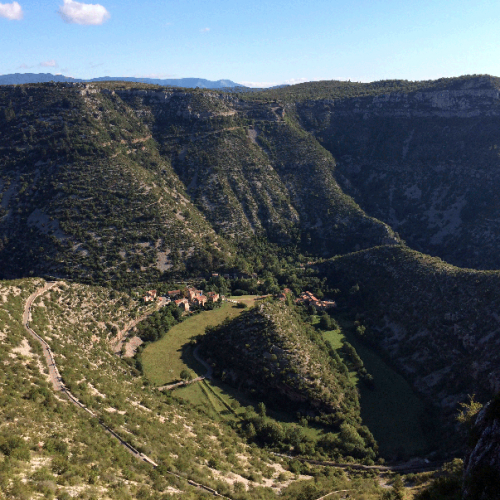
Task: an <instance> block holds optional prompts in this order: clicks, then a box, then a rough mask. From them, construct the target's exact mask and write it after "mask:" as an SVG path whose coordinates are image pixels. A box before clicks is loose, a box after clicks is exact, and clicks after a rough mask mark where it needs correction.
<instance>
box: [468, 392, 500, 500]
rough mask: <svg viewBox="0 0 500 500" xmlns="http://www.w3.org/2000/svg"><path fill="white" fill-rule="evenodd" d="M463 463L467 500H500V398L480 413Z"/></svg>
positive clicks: (499, 396) (491, 402)
mask: <svg viewBox="0 0 500 500" xmlns="http://www.w3.org/2000/svg"><path fill="white" fill-rule="evenodd" d="M473 442H474V446H473V448H472V450H471V451H470V453H469V454H468V455H467V456H466V458H465V463H464V486H463V498H464V500H497V499H500V395H498V396H497V397H496V398H495V399H494V400H493V401H490V402H489V403H488V404H487V405H486V406H485V407H484V408H483V409H482V410H481V412H480V413H479V415H478V417H477V419H476V423H475V425H474V428H473Z"/></svg>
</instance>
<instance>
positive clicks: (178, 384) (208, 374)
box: [158, 345, 213, 391]
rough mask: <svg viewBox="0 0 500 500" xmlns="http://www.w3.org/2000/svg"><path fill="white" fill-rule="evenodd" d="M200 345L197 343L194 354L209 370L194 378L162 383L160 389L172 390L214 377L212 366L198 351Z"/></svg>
mask: <svg viewBox="0 0 500 500" xmlns="http://www.w3.org/2000/svg"><path fill="white" fill-rule="evenodd" d="M199 348H200V346H199V345H197V346H196V347H195V348H194V350H193V356H194V358H195V359H196V361H198V363H200V364H202V365H203V366H204V367H205V368H206V369H207V372H206V373H205V375H201V376H200V377H196V378H194V379H192V380H183V381H182V382H176V383H175V384H168V385H162V386H161V387H158V390H159V391H171V390H172V389H176V388H177V387H184V386H185V385H190V384H194V383H196V382H201V381H202V380H205V379H208V380H210V379H211V378H212V371H213V370H212V367H211V366H210V365H209V364H208V363H207V362H206V361H205V360H203V359H202V358H201V357H200V355H199V353H198V351H199Z"/></svg>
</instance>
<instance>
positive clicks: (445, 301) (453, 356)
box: [317, 246, 500, 413]
mask: <svg viewBox="0 0 500 500" xmlns="http://www.w3.org/2000/svg"><path fill="white" fill-rule="evenodd" d="M317 267H318V270H319V273H320V274H321V275H324V276H327V277H328V280H329V283H330V286H332V287H336V288H340V289H341V290H342V295H341V296H340V297H339V299H338V303H339V304H342V303H343V304H344V306H349V307H350V308H352V309H353V310H354V312H357V313H358V314H360V321H361V323H362V324H363V325H364V326H365V327H366V332H364V333H363V332H360V333H361V334H362V336H363V337H364V339H365V341H367V342H369V343H371V344H372V345H374V346H376V347H377V348H380V349H381V350H382V351H384V352H385V353H386V355H387V356H388V357H389V359H390V360H391V361H392V362H393V363H395V364H396V366H397V367H398V368H399V369H400V370H401V371H402V372H403V373H405V374H406V375H407V377H408V378H409V379H410V380H411V381H412V382H413V385H414V387H415V388H416V389H417V390H418V391H420V392H421V393H423V394H426V395H428V396H429V397H430V398H431V399H432V400H433V401H434V402H435V403H436V404H438V405H441V406H442V408H443V409H444V410H445V413H446V412H451V413H453V412H454V411H456V404H457V402H459V401H465V400H466V399H467V394H474V393H475V394H477V395H478V396H479V397H480V398H481V399H483V400H487V399H489V398H491V396H492V395H493V394H495V393H496V392H498V390H499V389H500V369H499V365H498V359H497V351H498V345H499V344H500V318H499V316H498V314H497V310H498V307H499V306H500V273H499V272H494V271H474V270H470V269H460V268H456V267H453V266H451V265H449V264H446V263H444V262H442V261H441V260H440V259H437V258H432V257H428V256H425V255H423V254H420V253H418V252H416V251H413V250H409V249H407V248H404V247H387V246H386V247H379V248H373V249H369V250H366V251H361V252H357V253H354V254H351V255H347V256H343V257H338V258H335V259H331V260H329V261H325V262H324V263H322V264H319V265H318V266H317ZM464 367H467V369H466V370H465V371H464Z"/></svg>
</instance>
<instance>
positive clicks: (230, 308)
mask: <svg viewBox="0 0 500 500" xmlns="http://www.w3.org/2000/svg"><path fill="white" fill-rule="evenodd" d="M235 300H241V302H245V303H246V304H247V305H249V306H251V305H253V299H252V297H251V296H245V297H237V298H235ZM242 311H244V309H240V308H238V307H236V304H231V303H225V304H223V305H222V307H221V308H220V309H214V310H213V311H205V312H202V313H200V314H196V315H193V316H191V317H190V318H188V319H186V320H184V321H183V322H182V323H179V324H178V325H175V326H174V327H173V328H172V329H170V330H169V331H168V333H167V334H166V335H165V336H164V337H163V338H162V339H161V340H159V341H158V342H153V343H152V344H150V345H148V346H147V347H146V349H144V351H143V353H142V364H143V368H144V373H145V374H146V376H147V377H148V378H149V380H150V381H151V382H152V383H153V384H155V385H164V384H168V383H170V382H173V381H175V380H179V377H180V373H181V371H182V370H184V369H186V368H187V369H189V370H192V371H193V372H194V373H195V374H196V375H197V376H198V375H204V374H205V371H206V370H205V368H204V367H203V366H202V365H200V363H198V361H196V359H195V358H194V356H193V346H192V345H191V344H190V340H191V339H192V338H193V337H196V336H198V335H203V334H204V333H205V328H206V327H207V326H215V325H219V324H220V323H222V322H223V321H224V320H225V319H226V318H234V317H236V316H238V314H240V313H241V312H242Z"/></svg>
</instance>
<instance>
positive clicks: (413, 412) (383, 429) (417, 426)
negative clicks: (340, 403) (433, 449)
mask: <svg viewBox="0 0 500 500" xmlns="http://www.w3.org/2000/svg"><path fill="white" fill-rule="evenodd" d="M339 323H340V324H341V327H342V331H338V330H334V331H330V332H325V333H324V337H325V339H326V340H329V341H330V342H331V343H332V345H333V347H335V348H339V347H340V346H341V345H342V344H341V343H342V338H344V337H345V338H346V340H347V341H348V342H350V343H351V344H352V345H353V346H354V348H355V349H356V351H357V352H358V354H359V356H360V357H361V359H362V360H363V363H364V364H365V367H366V369H367V370H368V372H369V373H371V374H372V375H373V377H374V382H375V389H374V390H371V389H368V388H367V387H366V386H365V385H364V384H363V383H362V382H360V383H359V384H358V387H359V391H360V394H361V398H360V401H361V417H362V418H363V422H364V424H365V425H367V426H368V428H369V429H370V430H371V432H372V433H373V435H374V436H375V439H376V440H377V441H378V443H379V446H380V453H381V455H382V456H384V457H386V458H393V457H395V456H399V457H401V458H403V457H406V456H414V455H415V454H418V453H420V452H423V451H425V450H426V449H427V448H429V447H430V445H431V444H432V443H431V442H430V439H429V437H428V433H426V432H424V430H423V429H422V423H423V422H424V421H425V419H426V414H425V405H424V403H423V402H422V401H421V400H420V399H419V398H418V397H417V396H416V394H415V393H414V392H413V390H412V388H411V386H410V384H409V383H408V382H407V381H406V380H405V379H404V378H403V377H402V376H401V375H399V374H398V373H397V372H395V371H394V370H393V369H392V368H391V367H390V366H388V365H387V363H386V362H385V361H384V360H383V359H382V358H381V357H380V356H379V355H378V354H377V353H376V352H374V351H373V350H372V349H370V348H369V347H367V346H366V345H365V344H363V343H362V342H360V341H359V340H358V339H357V338H356V336H355V334H354V325H353V324H352V323H351V322H349V321H347V320H341V321H339Z"/></svg>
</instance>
